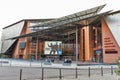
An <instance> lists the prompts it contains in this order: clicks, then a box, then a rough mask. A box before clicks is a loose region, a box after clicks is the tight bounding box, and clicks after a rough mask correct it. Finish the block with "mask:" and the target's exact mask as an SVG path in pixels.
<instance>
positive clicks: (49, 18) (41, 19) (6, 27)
mask: <svg viewBox="0 0 120 80" xmlns="http://www.w3.org/2000/svg"><path fill="white" fill-rule="evenodd" d="M53 19H54V18H49V19H22V20H20V21H17V22H15V23H13V24H10V25H8V26H6V27H3V28H2V29H5V28H8V27H10V26H13V25H15V24H18V23H20V22H22V21H45V20H53Z"/></svg>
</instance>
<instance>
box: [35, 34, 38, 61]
mask: <svg viewBox="0 0 120 80" xmlns="http://www.w3.org/2000/svg"><path fill="white" fill-rule="evenodd" d="M37 55H38V36H37V40H36V56H35V59H36V60H37Z"/></svg>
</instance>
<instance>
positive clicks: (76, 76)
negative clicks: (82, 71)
mask: <svg viewBox="0 0 120 80" xmlns="http://www.w3.org/2000/svg"><path fill="white" fill-rule="evenodd" d="M77 77H78V75H77V67H76V78H77Z"/></svg>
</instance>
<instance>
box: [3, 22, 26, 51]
mask: <svg viewBox="0 0 120 80" xmlns="http://www.w3.org/2000/svg"><path fill="white" fill-rule="evenodd" d="M24 22H25V21H21V22H19V23H17V24H14V25H12V26H9V27H6V28H4V29H3V32H2V38H1V41H2V48H1V53H5V52H6V51H7V50H8V49H9V48H10V47H11V46H12V44H13V43H14V42H15V41H16V40H6V39H9V38H12V37H16V36H20V33H21V31H22V28H23V26H24Z"/></svg>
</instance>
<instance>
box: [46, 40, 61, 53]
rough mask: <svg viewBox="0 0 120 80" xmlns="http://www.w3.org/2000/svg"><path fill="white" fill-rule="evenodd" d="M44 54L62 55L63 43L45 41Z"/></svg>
mask: <svg viewBox="0 0 120 80" xmlns="http://www.w3.org/2000/svg"><path fill="white" fill-rule="evenodd" d="M44 54H46V55H62V42H61V41H45V48H44Z"/></svg>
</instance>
